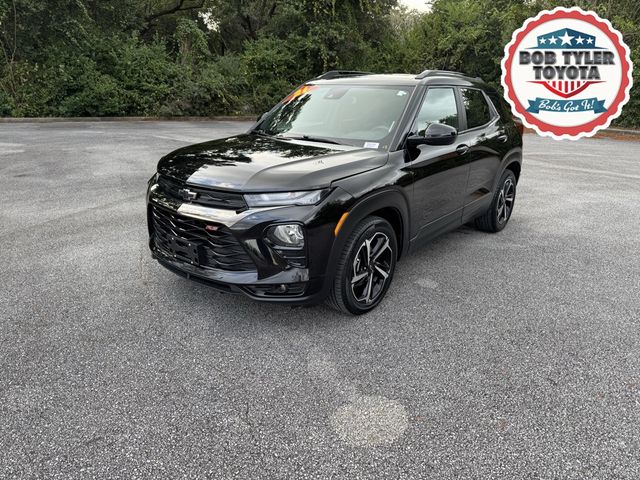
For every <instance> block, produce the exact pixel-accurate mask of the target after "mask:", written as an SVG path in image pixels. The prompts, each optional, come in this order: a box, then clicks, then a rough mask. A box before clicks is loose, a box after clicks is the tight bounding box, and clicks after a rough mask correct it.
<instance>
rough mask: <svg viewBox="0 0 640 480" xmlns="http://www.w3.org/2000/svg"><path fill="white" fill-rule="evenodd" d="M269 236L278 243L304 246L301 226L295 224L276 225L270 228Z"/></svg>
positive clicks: (286, 245)
mask: <svg viewBox="0 0 640 480" xmlns="http://www.w3.org/2000/svg"><path fill="white" fill-rule="evenodd" d="M271 236H272V237H273V240H275V241H276V242H277V243H278V244H280V245H283V246H285V247H303V246H304V232H303V231H302V226H300V225H297V224H291V225H276V226H275V227H273V229H272V230H271Z"/></svg>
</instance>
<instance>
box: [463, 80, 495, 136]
mask: <svg viewBox="0 0 640 480" xmlns="http://www.w3.org/2000/svg"><path fill="white" fill-rule="evenodd" d="M460 92H461V93H462V103H463V104H464V111H465V113H466V115H467V128H468V129H471V128H476V127H481V126H482V125H486V124H487V123H489V122H490V121H491V118H492V116H493V114H492V112H491V108H490V107H489V104H488V103H487V99H486V98H485V96H484V94H483V93H482V92H481V91H480V90H477V89H475V88H461V89H460Z"/></svg>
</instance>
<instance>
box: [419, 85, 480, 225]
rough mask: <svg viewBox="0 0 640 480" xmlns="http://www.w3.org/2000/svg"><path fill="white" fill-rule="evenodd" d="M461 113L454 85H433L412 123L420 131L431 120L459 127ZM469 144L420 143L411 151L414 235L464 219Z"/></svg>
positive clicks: (457, 142)
mask: <svg viewBox="0 0 640 480" xmlns="http://www.w3.org/2000/svg"><path fill="white" fill-rule="evenodd" d="M460 118H461V117H460V114H459V111H458V102H457V100H456V92H455V89H454V88H453V87H430V88H429V89H428V90H427V93H426V94H425V97H424V100H423V102H422V106H421V107H420V110H419V112H418V115H417V116H416V119H415V122H414V124H413V126H412V130H411V131H412V133H416V134H421V133H422V132H423V131H424V130H425V129H426V128H427V126H428V125H429V124H430V123H434V122H439V123H445V124H447V125H451V126H452V127H454V128H456V129H459V128H460ZM467 150H468V147H467V146H466V145H464V144H461V143H460V142H459V141H456V142H454V143H453V144H452V145H443V146H435V145H420V146H419V147H417V148H415V149H413V151H409V152H408V155H409V159H408V160H409V162H410V163H409V166H408V169H409V170H411V171H412V172H413V175H414V182H415V183H414V186H413V196H414V198H413V208H412V213H411V215H412V222H411V224H412V225H413V231H412V232H411V234H412V237H417V236H419V237H431V236H432V235H435V234H437V233H438V232H439V231H440V230H442V229H446V228H447V226H450V225H451V224H452V223H456V222H460V221H461V219H462V206H463V201H464V191H465V187H466V184H467V175H468V170H469V165H468V161H467V158H466V156H467Z"/></svg>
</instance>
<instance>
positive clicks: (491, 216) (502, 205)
mask: <svg viewBox="0 0 640 480" xmlns="http://www.w3.org/2000/svg"><path fill="white" fill-rule="evenodd" d="M515 202H516V176H515V175H514V174H513V172H512V171H511V170H505V171H504V173H503V174H502V177H500V181H499V182H498V188H497V189H496V193H495V194H494V195H493V200H492V201H491V206H490V207H489V209H488V210H487V211H486V212H485V213H484V214H483V215H482V216H480V217H478V218H476V220H475V225H476V227H477V228H478V229H480V230H483V231H485V232H492V233H495V232H499V231H500V230H502V229H503V228H504V227H506V226H507V222H508V221H509V219H510V218H511V213H512V212H513V207H514V205H515Z"/></svg>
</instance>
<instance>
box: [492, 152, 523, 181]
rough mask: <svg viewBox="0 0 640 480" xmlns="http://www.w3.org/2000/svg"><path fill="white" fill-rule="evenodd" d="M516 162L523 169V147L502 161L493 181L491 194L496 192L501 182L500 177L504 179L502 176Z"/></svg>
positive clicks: (510, 153)
mask: <svg viewBox="0 0 640 480" xmlns="http://www.w3.org/2000/svg"><path fill="white" fill-rule="evenodd" d="M514 162H515V163H517V164H518V165H520V166H521V167H522V148H521V147H517V148H514V149H512V150H510V151H509V152H508V153H507V154H506V155H505V156H504V159H503V160H502V162H500V168H499V169H498V171H497V172H496V177H495V178H494V179H493V187H492V189H491V192H495V191H496V188H497V186H498V182H499V181H500V177H502V174H503V173H504V171H505V170H506V168H507V167H508V166H509V165H510V164H512V163H514Z"/></svg>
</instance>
